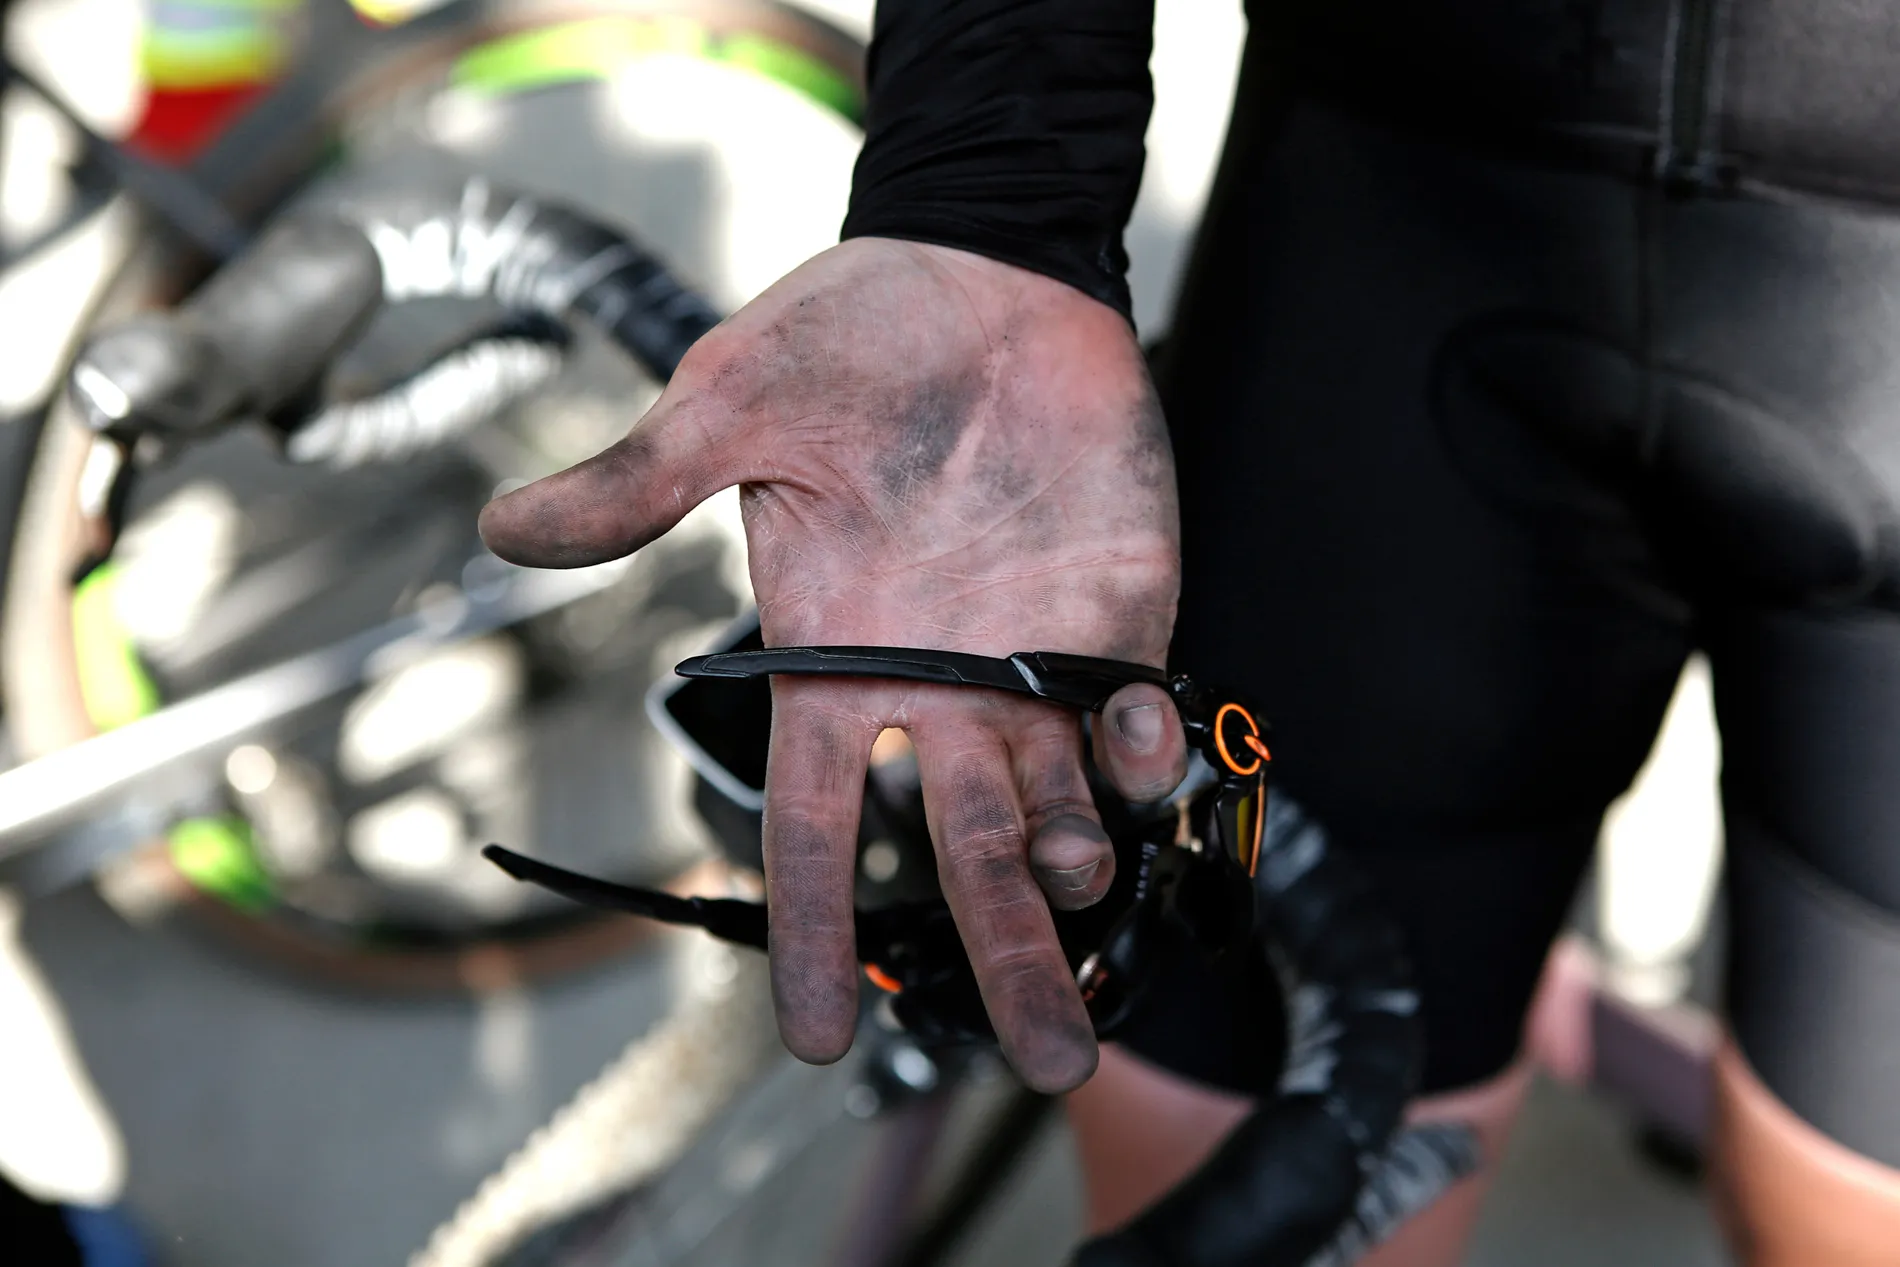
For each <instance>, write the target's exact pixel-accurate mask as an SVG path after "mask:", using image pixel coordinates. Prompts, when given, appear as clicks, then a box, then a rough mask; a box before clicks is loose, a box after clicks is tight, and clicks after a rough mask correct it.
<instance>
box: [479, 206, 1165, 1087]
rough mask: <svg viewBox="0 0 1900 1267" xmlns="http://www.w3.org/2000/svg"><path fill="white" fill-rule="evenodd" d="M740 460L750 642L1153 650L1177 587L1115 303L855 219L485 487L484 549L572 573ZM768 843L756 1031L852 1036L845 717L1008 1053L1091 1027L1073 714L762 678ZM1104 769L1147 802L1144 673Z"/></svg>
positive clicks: (1098, 834)
mask: <svg viewBox="0 0 1900 1267" xmlns="http://www.w3.org/2000/svg"><path fill="white" fill-rule="evenodd" d="M734 484H737V485H739V486H740V488H741V506H742V509H743V514H744V521H745V530H746V537H747V541H748V543H749V547H750V554H751V569H752V583H753V587H754V589H755V591H756V595H757V598H758V604H759V612H760V617H761V619H762V621H763V625H764V633H765V641H766V644H767V645H768V646H784V645H804V644H843V643H855V644H869V645H885V646H914V647H929V648H937V649H947V650H957V651H970V652H977V653H980V654H985V655H1008V654H1009V653H1011V652H1014V651H1041V650H1048V651H1066V652H1074V653H1079V654H1085V655H1097V656H1109V657H1113V658H1116V659H1122V660H1135V661H1140V662H1142V663H1145V664H1150V665H1160V664H1161V663H1162V659H1163V655H1164V653H1165V651H1166V649H1167V645H1168V638H1169V634H1170V632H1171V630H1172V627H1173V623H1174V604H1175V597H1176V591H1177V587H1178V583H1179V560H1178V529H1177V518H1176V504H1175V487H1174V470H1173V464H1172V459H1171V456H1170V452H1169V447H1168V437H1167V434H1166V432H1165V430H1164V428H1163V425H1162V419H1161V412H1160V409H1159V406H1158V405H1157V403H1156V400H1155V396H1154V390H1153V387H1152V385H1151V384H1150V382H1149V379H1148V374H1147V371H1146V369H1145V367H1144V365H1143V362H1142V358H1141V354H1140V351H1139V349H1138V348H1137V347H1136V344H1135V341H1134V338H1133V335H1132V334H1131V332H1130V330H1129V328H1128V325H1127V323H1126V322H1125V321H1124V320H1123V319H1122V317H1121V316H1119V315H1118V314H1117V313H1116V312H1115V311H1114V310H1112V309H1111V308H1109V307H1107V306H1106V305H1104V304H1102V303H1100V302H1098V301H1096V300H1094V299H1091V298H1089V297H1088V296H1086V295H1084V294H1082V293H1081V292H1080V291H1078V290H1075V289H1073V288H1071V287H1070V286H1068V285H1065V284H1064V283H1062V282H1059V281H1053V280H1051V279H1049V278H1047V277H1044V276H1042V275H1040V274H1037V273H1032V272H1029V271H1027V270H1024V269H1020V268H1016V267H1013V266H1011V265H1008V264H1002V263H998V262H995V261H993V260H990V259H987V258H984V257H982V256H978V255H974V254H970V253H967V252H963V251H958V250H952V249H950V248H947V247H938V246H928V245H922V244H918V243H912V242H900V241H893V240H889V239H880V238H858V239H854V240H852V241H848V242H846V243H844V244H842V245H840V246H837V247H834V248H832V249H831V250H829V251H826V252H825V253H824V254H822V255H819V256H817V257H816V258H814V259H812V260H811V261H809V262H808V263H806V264H805V265H803V266H802V267H800V268H798V269H797V270H795V271H793V272H792V273H790V274H789V275H787V276H786V277H785V278H784V279H783V280H781V281H780V282H778V283H777V284H776V285H774V286H773V287H772V288H771V289H769V290H767V291H766V292H765V293H764V294H763V295H761V296H759V298H757V299H755V300H754V301H753V302H752V303H750V304H748V305H747V306H746V307H745V308H744V309H743V310H741V311H740V312H739V313H738V314H737V315H735V316H734V317H732V318H731V319H730V320H728V321H726V322H725V323H724V324H723V325H721V326H720V327H719V328H718V329H716V330H714V331H713V332H712V333H711V334H709V335H707V336H706V337H705V338H704V339H702V340H701V341H700V342H699V344H698V345H696V346H695V347H694V348H693V350H692V352H691V353H690V354H689V355H688V356H687V358H686V360H685V361H684V363H683V364H682V365H681V366H680V368H679V372H678V374H677V375H676V376H675V377H674V379H673V381H672V383H671V384H670V385H669V386H668V388H667V390H666V392H665V394H664V395H662V396H661V398H660V400H659V402H658V403H657V404H655V405H654V406H653V408H652V409H651V410H650V411H649V412H648V413H647V415H646V417H644V418H643V419H641V420H640V422H639V424H638V425H637V426H635V427H634V428H633V430H632V432H631V433H630V434H629V435H628V436H627V437H626V438H625V439H624V440H622V441H620V442H619V443H618V444H615V445H614V446H613V447H611V448H609V449H607V450H606V451H605V452H603V453H601V454H600V455H598V456H597V457H594V458H592V459H590V460H588V461H586V462H583V463H581V464H580V465H578V466H575V467H573V468H572V469H570V470H568V471H565V472H562V473H561V474H558V475H554V476H551V477H549V478H547V479H545V480H542V481H540V482H539V483H536V484H532V485H530V486H528V487H526V488H523V489H520V490H518V491H516V492H512V493H509V494H507V495H506V496H503V497H501V498H499V499H498V500H496V501H495V502H493V503H492V504H491V505H490V506H489V507H488V508H487V510H486V511H485V512H484V513H483V516H482V524H481V527H482V534H483V536H484V538H485V539H486V540H487V542H488V544H489V546H490V548H491V549H493V550H494V551H495V553H497V554H498V555H500V556H501V557H502V558H504V559H508V560H510V561H512V562H515V563H520V564H525V565H529V566H536V567H579V566H584V565H587V564H592V563H600V562H602V561H605V560H608V559H614V558H618V557H620V556H622V555H625V554H627V553H629V552H631V551H633V550H637V549H639V548H640V547H641V546H643V545H646V544H647V543H648V542H650V541H652V540H653V539H654V538H656V537H658V536H660V535H661V534H662V533H664V532H666V531H667V530H668V529H670V528H672V527H673V526H674V525H675V524H677V523H678V522H679V520H680V519H681V517H682V516H684V515H685V514H686V512H688V511H689V510H691V509H692V508H693V507H694V506H695V505H697V504H698V503H699V502H701V501H703V500H704V499H705V498H707V497H709V496H711V495H712V494H713V493H715V492H718V491H719V490H721V489H723V488H726V487H729V486H731V485H734ZM772 690H773V703H774V708H773V724H772V736H771V756H770V762H769V767H768V774H767V790H766V810H765V863H766V882H767V893H768V900H769V902H770V906H771V921H772V927H771V957H772V982H773V992H774V998H775V1001H776V1004H777V1008H778V1015H779V1029H780V1032H781V1033H782V1035H783V1036H784V1039H785V1043H786V1045H787V1046H788V1047H789V1048H790V1049H791V1050H792V1051H793V1052H794V1053H795V1054H796V1055H798V1056H800V1057H802V1058H803V1059H806V1060H810V1061H817V1062H825V1061H831V1060H835V1059H837V1058H838V1057H840V1056H841V1055H843V1054H844V1052H845V1051H846V1050H847V1049H848V1048H849V1047H850V1045H851V1038H852V1033H853V1030H854V1028H855V1024H856V1018H857V977H858V969H857V963H856V958H855V956H854V953H853V947H852V920H851V914H852V912H851V901H852V887H853V886H852V881H853V871H854V866H855V858H856V840H857V826H858V814H859V809H860V806H861V802H862V798H863V791H864V779H865V771H866V768H867V764H868V762H869V758H870V752H871V744H872V741H873V740H875V739H876V738H877V735H878V733H879V732H880V731H881V730H883V729H884V728H886V727H895V728H898V729H901V730H903V731H905V732H907V734H908V735H909V737H910V739H911V742H912V743H913V745H914V746H915V748H916V751H917V759H918V764H919V768H920V772H921V775H922V779H923V788H924V801H925V806H926V811H927V816H928V820H929V824H930V830H931V836H932V838H933V840H934V841H935V842H936V848H937V852H938V869H939V872H940V874H941V877H942V881H943V890H944V893H945V895H946V897H947V898H948V900H949V903H950V906H951V909H952V911H953V912H954V914H955V916H956V922H957V927H958V929H959V930H960V932H961V934H962V937H963V940H964V943H965V945H966V947H967V948H968V950H969V954H970V959H971V961H972V963H973V964H974V965H975V968H976V974H977V979H978V981H979V982H980V984H981V986H982V992H983V999H984V1003H985V1006H986V1007H987V1008H988V1010H989V1013H990V1016H991V1019H992V1020H993V1021H994V1023H995V1026H996V1030H997V1034H998V1036H999V1038H1000V1040H1001V1043H1002V1047H1003V1051H1004V1054H1005V1055H1006V1056H1007V1057H1008V1058H1009V1060H1010V1062H1011V1064H1013V1065H1014V1066H1015V1068H1016V1070H1017V1071H1018V1072H1019V1073H1020V1074H1021V1075H1022V1077H1023V1079H1024V1080H1025V1081H1026V1082H1027V1083H1028V1084H1029V1085H1030V1086H1033V1087H1036V1088H1039V1089H1042V1090H1048V1091H1058V1090H1065V1089H1068V1088H1071V1087H1074V1086H1076V1085H1078V1084H1079V1083H1081V1082H1082V1081H1084V1080H1085V1079H1086V1078H1087V1077H1088V1076H1089V1074H1090V1073H1091V1072H1092V1071H1093V1069H1094V1067H1095V1042H1094V1038H1093V1034H1092V1032H1091V1029H1090V1026H1089V1021H1088V1017H1087V1014H1086V1013H1085V1011H1084V1010H1083V1006H1082V1001H1081V998H1080V996H1079V994H1078V993H1077V990H1076V986H1075V982H1074V979H1073V977H1072V976H1071V974H1070V972H1069V969H1068V967H1067V965H1066V963H1065V962H1064V959H1063V956H1062V952H1061V948H1060V946H1059V945H1058V943H1057V941H1056V936H1055V930H1054V926H1053V923H1052V921H1051V919H1050V915H1049V907H1050V906H1051V905H1054V906H1057V907H1062V908H1072V907H1077V906H1086V905H1088V904H1089V903H1091V902H1093V901H1095V900H1097V899H1098V898H1100V897H1101V895H1102V894H1103V893H1104V892H1105V891H1106V890H1107V887H1108V883H1109V880H1110V878H1111V876H1112V873H1113V868H1114V858H1113V854H1112V852H1111V850H1110V848H1109V845H1108V842H1107V839H1106V837H1105V835H1104V834H1103V832H1102V829H1101V827H1100V825H1099V823H1098V822H1097V820H1096V815H1095V811H1094V808H1093V805H1092V802H1091V800H1090V796H1089V791H1088V787H1087V784H1086V782H1085V780H1084V776H1083V772H1082V757H1081V743H1080V739H1081V729H1080V726H1079V725H1078V724H1077V721H1076V718H1075V716H1074V714H1073V713H1071V712H1069V711H1067V710H1064V709H1061V708H1057V707H1055V706H1052V705H1048V704H1045V703H1042V702H1039V701H1035V700H1028V699H1022V698H1017V697H1012V696H1006V695H1004V694H1002V693H1000V692H990V691H981V690H972V689H968V688H954V687H943V686H932V685H924V684H917V683H907V682H894V681H893V682H885V681H877V680H865V679H830V678H803V677H801V678H791V677H785V678H777V679H775V680H774V681H773V684H772ZM1096 734H1097V736H1098V738H1099V739H1100V740H1101V741H1102V742H1101V750H1102V763H1103V767H1104V769H1105V770H1106V771H1107V773H1108V774H1109V775H1110V777H1111V778H1112V779H1113V780H1114V781H1115V782H1116V784H1117V785H1118V787H1119V788H1120V790H1121V791H1122V792H1123V793H1124V794H1125V795H1128V796H1129V797H1131V798H1134V799H1148V800H1152V799H1158V798H1159V797H1161V796H1163V795H1165V794H1166V793H1167V792H1168V791H1169V790H1170V789H1171V788H1172V787H1173V785H1174V784H1175V782H1176V781H1178V779H1179V777H1180V775H1181V772H1182V770H1183V768H1184V762H1185V748H1184V745H1183V741H1182V737H1181V730H1180V724H1179V719H1178V718H1177V716H1176V714H1175V712H1174V708H1173V705H1172V704H1171V703H1170V702H1169V700H1168V698H1167V695H1166V693H1165V692H1163V691H1161V690H1160V689H1158V688H1155V687H1148V686H1137V687H1129V688H1126V689H1125V690H1123V691H1122V692H1120V693H1119V694H1117V695H1116V697H1115V698H1114V699H1113V700H1112V701H1111V702H1110V705H1109V707H1108V709H1107V710H1106V712H1105V714H1104V716H1103V717H1102V718H1101V719H1100V720H1099V723H1098V725H1097V727H1096Z"/></svg>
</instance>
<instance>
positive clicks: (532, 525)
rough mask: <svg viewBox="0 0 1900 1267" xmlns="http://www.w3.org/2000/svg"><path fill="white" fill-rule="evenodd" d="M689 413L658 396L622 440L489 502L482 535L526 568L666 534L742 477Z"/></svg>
mask: <svg viewBox="0 0 1900 1267" xmlns="http://www.w3.org/2000/svg"><path fill="white" fill-rule="evenodd" d="M687 410H688V406H686V405H685V404H683V403H679V404H676V403H673V402H670V401H668V400H666V399H665V398H662V399H661V400H660V402H659V403H658V404H656V405H655V406H654V407H653V408H652V409H651V410H650V411H648V413H647V416H646V417H645V418H643V419H641V420H640V422H639V423H638V424H636V425H635V426H634V428H633V430H632V431H630V432H628V433H627V435H626V437H625V438H624V439H622V440H620V441H618V442H616V443H615V444H613V445H610V446H609V447H608V448H606V449H604V450H602V451H601V452H599V453H597V454H595V455H594V456H593V457H591V458H588V459H587V460H586V461H585V462H581V463H578V464H576V465H574V466H570V467H569V468H567V470H565V471H562V472H560V473H558V474H555V475H550V476H548V477H547V478H545V479H540V480H536V481H535V482H534V483H532V484H529V485H528V486H527V487H525V488H518V489H516V490H514V491H513V492H511V493H504V494H503V495H502V496H500V497H497V498H496V499H495V500H494V501H491V502H489V503H488V505H487V506H485V507H484V508H483V509H482V516H481V521H480V525H479V526H480V530H481V534H482V540H483V541H484V542H485V543H486V544H487V546H488V548H489V549H490V550H492V551H494V552H495V554H497V555H499V556H500V557H501V558H503V559H506V560H507V561H508V562H510V563H515V564H519V565H521V566H523V567H538V568H578V567H587V566H589V565H591V564H595V563H605V562H607V561H609V560H610V559H618V558H621V557H623V556H625V555H629V554H632V553H633V552H634V551H635V550H638V549H639V548H640V547H641V546H644V545H646V544H648V543H649V542H651V541H653V540H655V539H656V538H658V537H660V536H663V535H664V534H665V533H666V532H668V531H669V530H670V529H672V528H673V527H674V525H676V524H678V523H679V521H680V520H681V519H683V518H685V517H686V512H688V511H689V510H691V509H692V508H693V507H695V506H697V505H699V503H700V502H702V501H704V500H706V499H707V498H708V497H711V496H712V495H713V494H714V493H716V492H718V491H719V490H720V489H722V488H726V487H729V486H730V485H732V484H735V483H738V482H739V480H738V478H737V477H736V476H735V475H730V474H728V472H727V471H726V470H725V466H724V463H723V462H722V461H721V460H720V459H719V456H718V449H719V448H720V447H722V446H718V445H709V444H708V443H707V442H706V441H707V437H708V436H709V435H710V434H712V432H713V429H712V428H709V427H706V426H703V425H698V424H699V423H700V422H701V421H703V420H694V419H689V418H688V417H686V413H687ZM689 437H691V440H690V442H689V440H688V438H689Z"/></svg>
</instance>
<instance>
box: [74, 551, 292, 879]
mask: <svg viewBox="0 0 1900 1267" xmlns="http://www.w3.org/2000/svg"><path fill="white" fill-rule="evenodd" d="M118 587H119V573H118V571H117V570H116V569H115V568H114V567H113V566H112V565H111V564H109V563H108V564H106V565H104V566H103V567H99V568H95V569H94V570H93V571H92V572H91V573H90V574H89V575H88V576H87V577H86V579H85V580H83V581H81V582H80V583H79V584H78V586H77V587H76V588H75V589H74V590H73V659H74V662H75V665H76V667H77V669H78V674H79V694H80V697H81V698H82V699H83V700H84V701H85V704H86V716H87V717H88V718H90V719H91V721H92V724H93V725H94V726H96V727H98V728H99V729H100V730H102V731H103V730H116V729H118V728H119V727H120V726H123V725H126V724H127V723H128V722H135V721H137V720H138V719H139V718H141V717H145V716H149V715H150V714H152V713H155V712H157V711H158V708H159V705H160V704H161V703H162V702H163V701H162V700H161V699H160V698H159V693H158V684H157V683H156V682H154V681H153V680H152V676H151V674H149V673H147V672H146V671H145V665H144V664H143V663H142V662H141V661H140V660H139V653H138V647H137V646H136V645H134V643H133V641H132V635H131V633H130V632H129V631H128V630H127V629H126V627H125V622H124V621H122V620H120V619H119V613H118V607H117V601H118ZM166 843H167V844H168V845H169V847H170V850H171V859H172V865H173V866H175V867H177V868H178V873H179V874H180V875H182V876H184V877H185V879H187V880H189V881H190V882H191V883H192V884H193V885H195V886H196V887H197V888H199V889H201V890H203V891H204V892H206V893H209V894H211V895H212V896H214V897H217V898H220V899H222V900H223V901H225V902H228V903H230V904H231V905H232V906H235V907H237V908H238V909H239V910H242V911H260V910H263V909H264V908H266V907H268V906H270V905H271V904H272V902H273V901H274V900H275V898H274V897H273V894H272V888H271V881H270V876H269V875H268V874H267V873H266V872H265V870H264V868H263V865H262V864H261V863H259V862H258V860H257V850H256V847H255V845H254V843H253V841H252V838H251V829H250V828H249V827H248V826H247V825H246V824H245V822H244V820H243V819H241V818H191V819H186V820H185V821H184V822H182V823H179V824H177V825H176V826H174V827H173V828H172V829H171V830H170V831H169V832H168V833H167V834H166Z"/></svg>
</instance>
